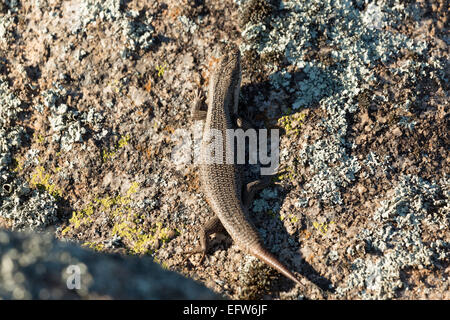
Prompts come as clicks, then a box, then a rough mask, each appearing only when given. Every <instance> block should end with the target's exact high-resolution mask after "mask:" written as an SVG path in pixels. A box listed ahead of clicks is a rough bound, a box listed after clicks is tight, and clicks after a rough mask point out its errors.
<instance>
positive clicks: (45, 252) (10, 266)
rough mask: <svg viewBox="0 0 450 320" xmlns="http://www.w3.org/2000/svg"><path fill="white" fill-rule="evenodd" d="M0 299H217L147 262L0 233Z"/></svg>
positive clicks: (47, 237) (37, 237)
mask: <svg viewBox="0 0 450 320" xmlns="http://www.w3.org/2000/svg"><path fill="white" fill-rule="evenodd" d="M78 275H79V276H78ZM70 288H72V289H70ZM77 288H78V289H77ZM1 298H3V299H98V298H100V299H103V298H104V299H217V298H219V297H218V296H217V295H215V294H214V293H213V292H212V291H210V290H209V289H207V288H205V287H204V286H202V285H200V284H198V283H196V282H195V281H193V280H190V279H187V278H185V277H183V276H181V275H179V274H177V273H175V272H171V271H166V270H164V269H162V268H161V267H160V266H159V265H158V264H156V263H154V262H153V261H152V259H151V258H149V257H141V258H139V257H133V256H121V255H117V254H105V253H98V252H94V251H91V250H87V249H84V248H81V247H79V246H78V245H76V244H72V243H65V242H61V241H59V240H56V239H55V238H53V237H51V236H50V235H47V234H32V233H16V232H9V231H5V230H0V299H1Z"/></svg>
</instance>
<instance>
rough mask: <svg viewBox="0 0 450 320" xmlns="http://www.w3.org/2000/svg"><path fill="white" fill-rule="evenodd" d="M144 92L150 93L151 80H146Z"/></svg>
mask: <svg viewBox="0 0 450 320" xmlns="http://www.w3.org/2000/svg"><path fill="white" fill-rule="evenodd" d="M144 89H145V91H147V92H150V90H152V80H151V79H148V81H147V83H146V84H145V86H144Z"/></svg>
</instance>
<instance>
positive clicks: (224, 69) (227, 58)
mask: <svg viewBox="0 0 450 320" xmlns="http://www.w3.org/2000/svg"><path fill="white" fill-rule="evenodd" d="M223 52H224V54H223V56H222V58H221V60H220V65H219V67H218V70H220V71H219V73H218V74H217V76H218V77H219V78H220V79H221V80H219V79H218V80H219V81H227V82H228V83H229V86H228V88H229V89H231V90H230V91H229V92H228V94H229V95H230V96H229V98H230V100H231V102H232V103H231V108H232V109H233V110H230V111H232V112H233V113H235V114H236V113H237V111H238V110H237V109H238V100H239V90H240V87H241V53H240V51H239V48H238V47H237V46H236V45H234V44H232V45H228V46H226V47H225V49H224V50H223Z"/></svg>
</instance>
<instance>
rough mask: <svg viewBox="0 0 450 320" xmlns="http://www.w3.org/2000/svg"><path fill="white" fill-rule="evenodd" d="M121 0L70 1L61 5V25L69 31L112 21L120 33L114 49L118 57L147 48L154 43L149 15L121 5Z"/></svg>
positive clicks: (73, 31) (82, 29)
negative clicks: (125, 8) (62, 12)
mask: <svg viewBox="0 0 450 320" xmlns="http://www.w3.org/2000/svg"><path fill="white" fill-rule="evenodd" d="M122 7H123V0H108V1H99V0H72V1H67V2H66V3H65V4H64V16H63V18H62V24H63V25H65V26H67V28H68V29H69V30H70V31H71V32H72V33H73V34H77V33H80V32H83V31H85V29H86V27H87V26H88V25H89V24H96V23H98V22H115V23H116V24H115V25H114V28H118V30H117V31H118V32H119V33H121V34H122V35H123V39H124V42H123V43H122V46H121V47H119V48H118V50H119V51H120V52H122V57H123V58H127V57H129V56H130V53H133V52H136V51H138V50H140V49H142V50H145V51H147V50H149V49H150V48H151V46H152V45H153V44H154V28H153V27H152V25H151V23H152V17H151V16H147V15H146V14H145V13H144V14H140V13H139V12H136V11H133V10H129V11H125V10H124V9H123V8H122Z"/></svg>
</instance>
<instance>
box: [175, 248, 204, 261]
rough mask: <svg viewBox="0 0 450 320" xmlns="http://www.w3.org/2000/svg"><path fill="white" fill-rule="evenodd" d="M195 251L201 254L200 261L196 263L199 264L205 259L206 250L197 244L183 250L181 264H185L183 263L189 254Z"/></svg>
mask: <svg viewBox="0 0 450 320" xmlns="http://www.w3.org/2000/svg"><path fill="white" fill-rule="evenodd" d="M197 253H201V254H202V256H201V258H200V262H199V263H198V265H201V264H202V262H203V260H205V256H206V250H203V248H202V247H201V246H198V247H197V248H195V249H192V250H191V251H188V252H185V253H184V254H185V257H184V259H183V261H182V262H181V263H182V264H185V263H186V260H187V259H188V258H189V257H190V256H192V255H194V254H197Z"/></svg>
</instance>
